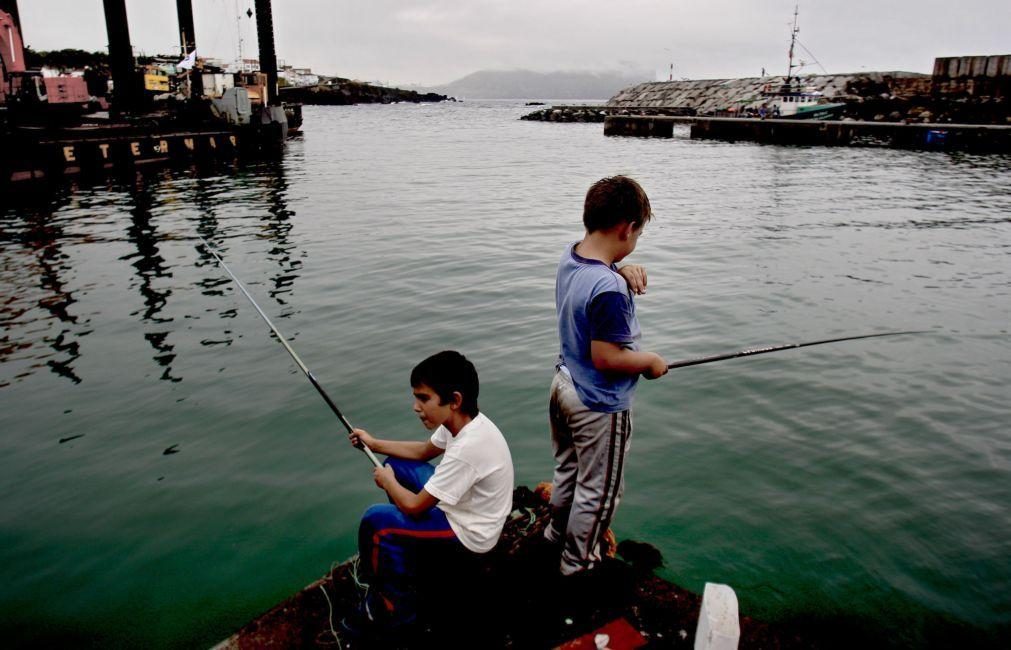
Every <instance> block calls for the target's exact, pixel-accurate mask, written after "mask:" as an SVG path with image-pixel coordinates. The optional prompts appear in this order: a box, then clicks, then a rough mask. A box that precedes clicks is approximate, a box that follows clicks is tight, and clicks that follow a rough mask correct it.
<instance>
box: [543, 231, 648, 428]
mask: <svg viewBox="0 0 1011 650" xmlns="http://www.w3.org/2000/svg"><path fill="white" fill-rule="evenodd" d="M577 243H578V242H577ZM575 247H576V244H575V243H573V244H570V245H569V246H568V247H567V248H566V249H565V253H563V254H562V259H561V261H560V262H559V263H558V275H557V276H556V278H555V309H556V310H557V311H558V338H559V341H560V343H561V353H560V355H559V357H560V358H559V363H560V364H561V365H563V366H564V367H565V369H566V370H568V372H569V375H571V377H572V383H573V384H574V385H575V387H576V394H578V395H579V399H580V400H581V401H582V402H583V404H585V405H586V406H587V407H588V408H590V409H592V410H594V411H600V412H604V413H617V412H618V411H624V410H626V409H629V408H631V406H632V396H633V394H634V392H635V384H636V382H637V381H638V379H639V376H638V375H626V374H623V373H615V372H602V371H600V370H597V369H596V368H594V367H593V360H592V358H591V357H590V341H593V340H597V341H608V342H609V343H616V344H618V345H620V346H621V347H624V348H628V349H631V350H638V349H639V337H640V335H641V331H640V329H639V320H638V319H637V318H636V317H635V302H634V301H633V300H632V294H631V292H630V291H629V289H628V284H627V283H626V282H625V278H623V277H621V276H620V275H619V274H618V271H617V268H616V267H615V266H614V265H613V264H612V265H610V266H608V265H607V264H604V263H603V262H601V261H599V260H590V259H586V258H585V257H580V256H579V255H577V254H576V251H575Z"/></svg>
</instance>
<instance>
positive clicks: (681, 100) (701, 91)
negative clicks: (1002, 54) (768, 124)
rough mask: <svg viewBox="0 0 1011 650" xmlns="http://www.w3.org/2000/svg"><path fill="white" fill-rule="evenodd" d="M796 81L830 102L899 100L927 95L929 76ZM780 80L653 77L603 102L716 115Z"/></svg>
mask: <svg viewBox="0 0 1011 650" xmlns="http://www.w3.org/2000/svg"><path fill="white" fill-rule="evenodd" d="M801 81H802V83H803V85H804V86H805V87H807V88H810V89H812V90H815V91H818V92H820V93H822V95H824V97H825V98H826V99H828V100H830V101H840V102H847V103H851V102H861V101H863V100H865V99H868V98H882V95H884V96H885V97H888V98H900V99H901V98H911V97H916V96H920V95H928V94H929V93H930V83H931V78H930V75H925V74H919V73H916V72H869V73H860V74H834V75H812V76H809V77H803V78H802V80H801ZM785 83H786V78H785V77H746V78H743V79H696V80H683V81H654V82H648V83H642V84H639V85H638V86H632V87H631V88H626V89H625V90H622V91H621V92H619V93H618V94H617V95H615V96H614V97H612V98H611V99H610V100H609V101H608V102H607V105H608V106H611V107H620V108H624V107H632V106H636V107H660V106H664V107H682V108H685V109H693V110H694V111H696V112H697V113H698V114H700V115H717V114H721V113H725V112H731V111H734V112H736V111H738V110H739V109H740V108H741V107H743V106H750V105H754V104H760V103H761V102H762V92H763V91H775V90H777V89H778V88H779V87H780V86H782V85H783V84H785Z"/></svg>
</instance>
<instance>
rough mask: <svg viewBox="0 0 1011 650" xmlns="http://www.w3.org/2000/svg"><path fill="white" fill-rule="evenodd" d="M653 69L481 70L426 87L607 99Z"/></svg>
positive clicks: (475, 93) (500, 95) (457, 93)
mask: <svg viewBox="0 0 1011 650" xmlns="http://www.w3.org/2000/svg"><path fill="white" fill-rule="evenodd" d="M652 79H653V75H652V73H647V72H643V73H633V72H532V71H530V70H481V71H479V72H474V73H472V74H469V75H467V76H466V77H463V78H462V79H457V80H456V81H453V82H451V83H449V84H446V85H444V86H435V87H432V88H425V89H424V90H425V91H428V92H436V93H440V94H443V95H450V96H452V97H456V98H457V99H608V98H610V97H611V96H613V95H615V94H617V92H618V91H619V90H621V89H623V88H627V87H629V86H634V85H636V84H639V83H642V82H644V81H652Z"/></svg>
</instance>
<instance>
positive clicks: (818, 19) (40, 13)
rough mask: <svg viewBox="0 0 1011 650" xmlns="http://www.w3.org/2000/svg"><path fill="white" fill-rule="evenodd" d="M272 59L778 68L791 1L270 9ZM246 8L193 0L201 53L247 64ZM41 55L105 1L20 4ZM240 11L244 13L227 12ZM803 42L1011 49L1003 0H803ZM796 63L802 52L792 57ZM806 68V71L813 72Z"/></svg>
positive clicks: (141, 46)
mask: <svg viewBox="0 0 1011 650" xmlns="http://www.w3.org/2000/svg"><path fill="white" fill-rule="evenodd" d="M273 4H274V22H275V39H276V42H277V48H278V51H277V53H278V57H279V58H281V59H282V60H284V61H285V62H287V63H290V64H293V65H299V66H311V67H312V68H313V69H314V70H316V71H318V72H322V73H326V74H336V75H341V76H347V77H354V78H359V79H366V80H381V81H386V82H389V83H393V84H410V83H417V84H428V85H434V84H439V83H445V82H448V81H452V80H454V79H457V78H459V77H462V76H464V75H466V74H468V73H470V72H474V71H476V70H481V69H515V68H526V69H530V70H537V71H552V70H618V69H630V68H633V69H640V70H654V71H656V72H657V74H664V75H666V74H667V70H668V67H669V65H670V63H671V62H673V63H674V66H675V74H676V75H677V76H679V77H681V76H685V77H691V78H719V77H738V76H754V75H756V74H758V72H759V71H760V70H761V68H763V67H764V68H766V70H767V71H769V72H770V73H776V74H782V73H783V72H785V69H786V53H787V45H788V41H789V34H790V28H789V23H790V21H791V19H792V14H793V6H794V0H710V1H708V2H701V1H696V2H687V1H686V0H680V1H674V0H667V1H660V0H625V1H624V2H613V1H609V2H604V1H602V0H586V1H582V2H579V1H575V0H553V1H552V2H543V1H537V2H535V1H533V0H509V1H500V0H466V1H463V0H453V1H451V0H416V1H406V0H403V1H395V0H374V1H371V2H362V1H360V0H359V1H351V0H342V1H334V0H329V1H327V0H274V3H273ZM252 5H253V3H252V0H241V1H240V2H236V1H235V0H193V7H194V13H195V18H196V31H197V43H198V47H199V49H200V51H201V54H202V55H205V56H214V57H218V58H224V59H234V58H236V56H237V52H238V39H239V35H240V34H241V36H242V38H243V40H244V47H243V49H244V53H245V54H246V55H247V56H255V53H256V36H255V22H254V21H253V20H250V19H248V18H246V17H245V15H244V14H243V13H242V12H244V11H245V10H246V9H247V8H250V7H252ZM19 6H20V11H21V17H22V21H23V23H24V31H25V38H26V42H27V43H28V44H30V45H32V46H33V47H35V48H36V49H58V48H62V47H78V48H82V49H89V50H96V49H104V48H105V45H106V41H107V38H106V35H105V22H104V18H103V14H102V2H101V0H21V2H20V3H19ZM236 7H238V10H239V14H238V15H237V13H236ZM127 10H128V13H129V15H130V32H131V38H132V40H133V42H134V45H135V46H136V47H137V49H138V50H140V51H143V52H146V53H149V54H150V53H155V52H168V51H173V49H174V48H177V47H178V45H177V43H178V38H177V37H176V35H175V32H176V29H177V24H176V16H175V2H174V1H173V0H128V2H127ZM800 22H801V32H800V39H801V42H802V43H803V44H804V45H805V46H806V47H807V48H808V49H809V50H810V52H811V53H812V54H813V55H814V57H817V60H818V61H820V62H821V64H822V65H823V66H824V67H825V68H826V69H827V70H828V71H829V72H852V71H858V70H860V69H874V70H909V71H916V72H929V71H930V69H931V67H932V64H933V60H934V57H936V56H954V55H964V54H1006V53H1008V52H1011V39H1009V37H1008V36H1007V35H1008V34H1009V33H1011V3H1009V2H1007V0H962V1H961V2H959V3H951V2H940V1H936V0H917V1H915V2H914V1H913V0H891V1H888V2H880V1H874V2H872V1H870V0H850V1H847V2H842V1H838V0H833V1H828V0H817V1H816V0H807V1H806V2H802V3H801V16H800ZM801 58H805V59H807V60H811V58H812V57H811V56H810V55H808V54H807V53H804V52H803V51H801ZM820 70H821V69H820V68H818V67H817V66H812V67H811V68H810V71H812V72H815V71H820Z"/></svg>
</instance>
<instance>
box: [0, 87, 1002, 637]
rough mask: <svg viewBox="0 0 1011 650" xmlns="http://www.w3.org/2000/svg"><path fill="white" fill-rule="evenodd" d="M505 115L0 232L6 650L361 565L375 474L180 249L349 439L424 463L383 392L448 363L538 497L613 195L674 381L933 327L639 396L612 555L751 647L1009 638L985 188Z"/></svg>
mask: <svg viewBox="0 0 1011 650" xmlns="http://www.w3.org/2000/svg"><path fill="white" fill-rule="evenodd" d="M525 110H526V109H524V107H522V106H519V105H512V104H508V103H495V104H492V103H487V104H481V103H467V104H457V105H445V106H383V107H348V108H321V107H320V108H312V107H307V108H306V110H305V117H306V123H305V135H304V137H303V138H302V139H300V140H295V141H292V142H291V143H290V144H289V147H288V151H287V154H286V156H285V159H284V161H283V163H281V164H262V165H251V166H247V167H243V168H240V169H238V170H234V172H222V173H217V172H205V173H203V174H200V173H195V172H193V171H190V170H184V171H176V172H168V171H161V172H152V173H149V174H146V175H144V176H138V177H137V178H130V179H119V180H111V181H109V182H108V183H105V184H101V185H98V186H87V187H79V188H68V189H66V190H61V191H59V192H56V193H54V194H53V195H52V196H51V197H48V198H47V199H45V200H41V201H40V200H36V201H31V202H27V203H19V204H10V203H7V204H6V207H4V208H2V209H0V320H2V322H3V326H4V329H3V338H2V339H0V432H2V435H0V493H2V495H3V501H2V506H0V634H2V635H3V637H2V638H4V639H5V642H12V643H13V644H14V645H28V644H42V643H58V644H64V645H70V644H73V645H81V646H104V647H107V646H145V647H179V646H206V645H210V644H211V643H213V642H215V641H217V640H219V639H221V638H224V637H225V636H227V635H228V634H230V633H231V632H232V631H234V630H235V629H237V628H238V627H239V626H241V625H242V624H244V623H245V622H247V621H248V620H249V619H251V618H252V617H253V616H254V615H256V614H257V613H259V612H261V611H263V610H265V609H267V608H269V607H271V606H272V605H274V604H275V603H277V602H278V601H280V600H281V599H282V598H283V597H285V596H287V595H289V594H291V593H292V592H294V591H296V590H298V589H300V588H301V587H302V586H304V585H305V584H308V583H309V582H311V581H312V580H314V579H315V578H317V577H319V576H320V575H322V574H323V573H324V572H325V571H326V570H328V569H329V567H330V566H331V563H333V562H339V561H342V560H344V559H346V558H347V557H348V556H350V555H351V554H352V553H354V551H355V548H354V544H355V532H356V530H357V524H358V517H359V516H360V514H361V512H362V511H363V510H364V509H365V508H366V507H367V506H368V505H369V504H370V503H372V502H374V501H376V500H378V499H379V498H380V496H381V495H380V493H379V492H378V491H377V489H376V488H375V486H374V485H373V484H372V482H371V480H370V473H369V464H368V461H367V460H366V459H365V457H364V456H363V455H362V454H361V453H360V452H357V451H355V450H353V449H351V448H350V447H349V446H348V445H347V444H346V442H345V440H344V434H343V429H342V427H341V425H340V424H339V423H338V422H337V420H336V419H335V418H334V417H333V416H332V414H331V413H330V411H329V409H328V408H327V407H326V405H325V404H324V403H323V402H322V401H321V400H320V399H319V396H318V395H317V394H316V393H315V391H314V390H313V389H312V387H311V386H310V384H309V383H308V382H307V381H306V380H305V378H304V377H303V376H302V375H301V373H300V372H299V371H298V370H297V368H296V367H295V365H294V364H293V363H292V362H291V360H290V359H289V357H288V356H287V354H286V353H285V352H284V350H283V348H282V347H281V346H280V345H278V344H277V343H276V342H274V341H272V340H271V338H270V334H269V330H268V329H267V327H266V325H264V324H263V322H262V321H261V320H260V319H259V317H258V316H257V315H256V313H255V311H254V310H253V308H252V307H251V306H250V305H249V304H248V303H247V302H246V300H245V298H244V297H242V296H241V294H239V293H238V291H237V290H236V289H235V288H234V286H233V285H232V284H231V281H230V279H229V278H228V277H227V275H226V274H225V273H224V272H223V271H222V270H221V269H219V268H217V267H216V265H215V264H214V262H213V259H212V258H210V257H209V256H208V255H206V254H205V253H203V252H202V251H201V250H200V249H199V247H198V243H199V242H198V239H197V236H198V235H199V236H202V237H205V238H207V239H208V240H210V241H212V242H213V243H214V244H215V245H216V246H217V247H218V248H219V250H220V251H221V252H222V254H223V255H224V256H225V259H226V260H227V261H228V263H229V266H230V267H231V268H232V270H233V271H234V272H235V273H237V274H238V275H239V276H240V277H241V278H242V279H243V281H244V282H245V283H246V285H247V287H248V288H249V290H250V291H251V292H252V293H253V294H254V295H255V296H256V297H257V300H258V302H259V303H260V305H261V306H262V307H263V308H264V309H265V311H266V312H267V313H268V314H270V315H271V317H272V319H273V320H274V322H275V324H276V325H277V326H278V327H279V328H280V330H281V331H282V332H284V334H285V335H286V337H287V338H288V339H289V341H290V342H291V344H292V345H293V346H294V347H295V349H296V350H297V351H298V353H299V355H300V356H301V357H302V358H303V360H305V361H306V363H307V364H308V365H309V367H310V368H311V369H312V370H313V372H314V374H315V375H316V376H317V378H318V379H319V380H320V382H321V383H322V384H323V385H324V386H325V387H326V388H327V390H328V392H329V393H330V394H331V395H332V397H333V398H334V399H335V400H336V402H337V403H338V404H339V405H340V406H341V408H342V410H343V411H344V412H345V414H346V415H347V416H348V418H349V419H350V420H351V421H352V422H353V423H354V424H355V425H358V426H363V427H365V428H368V429H370V430H371V431H374V432H378V433H381V434H384V435H389V436H393V437H402V438H412V437H414V438H417V437H420V436H423V435H425V434H424V431H423V430H422V429H421V428H420V426H419V425H418V424H417V422H416V419H415V418H414V417H413V415H412V414H411V412H410V403H411V402H410V391H409V386H408V381H407V379H408V374H409V372H410V369H411V367H412V366H413V365H414V363H416V362H417V361H418V360H420V359H421V358H423V357H424V356H426V355H428V354H430V353H433V352H436V351H438V350H441V349H445V348H456V349H459V350H461V351H463V352H464V353H465V354H467V355H468V356H469V357H470V358H472V359H473V360H474V361H475V363H476V365H477V367H478V370H479V372H480V374H481V379H482V392H481V400H480V401H481V407H482V410H483V411H485V412H486V413H487V414H488V415H489V416H490V417H491V418H492V419H493V420H495V421H496V423H497V424H498V425H499V426H500V428H501V429H502V430H503V432H504V433H505V434H506V436H507V438H508V439H509V443H510V446H511V449H512V452H513V456H514V461H515V465H516V476H517V481H518V482H519V483H523V484H533V483H536V482H539V481H542V480H547V479H549V477H550V475H551V467H552V465H551V453H550V443H549V439H548V433H547V414H546V402H547V390H548V384H549V382H550V377H551V373H552V369H553V360H554V357H555V354H556V351H557V343H556V339H555V332H554V323H553V279H554V268H555V265H556V263H557V260H558V256H559V255H560V252H561V250H562V248H563V247H564V245H565V244H566V243H568V242H569V241H572V240H574V239H577V238H578V237H579V236H580V234H581V229H580V225H579V224H580V215H581V203H582V197H583V194H584V193H585V191H586V188H587V187H588V186H589V184H590V183H592V182H593V181H594V180H596V179H597V178H600V177H602V176H605V175H610V174H614V173H627V174H630V175H632V176H634V177H636V178H637V179H638V180H639V181H640V182H641V183H642V184H643V186H644V187H645V188H646V190H647V192H648V193H649V195H650V197H651V199H652V202H653V208H654V213H655V215H656V219H655V221H654V222H653V223H651V224H650V225H649V226H648V228H647V231H646V233H645V235H644V236H643V238H642V239H641V240H640V244H639V248H638V250H637V251H636V253H635V254H634V256H633V257H634V259H630V260H629V261H634V262H638V263H641V264H644V265H646V267H647V269H648V271H649V279H650V285H649V290H648V292H647V294H646V296H644V297H643V298H642V299H640V300H638V301H637V305H638V308H639V317H640V321H641V322H642V325H643V330H644V344H645V345H646V347H648V348H651V349H654V350H657V351H659V352H660V353H661V354H663V355H664V356H665V357H667V358H668V359H669V360H676V359H683V358H690V357H694V356H698V355H706V354H717V353H722V352H729V351H733V350H737V349H743V348H747V347H754V346H759V345H768V344H780V343H790V342H795V341H805V340H813V339H820V338H829V337H833V336H847V335H852V334H864V333H872V332H879V331H889V330H910V329H915V330H921V329H923V330H929V333H927V334H921V335H916V336H909V337H899V338H884V339H871V340H868V341H858V342H850V343H841V344H837V345H831V346H819V347H815V348H805V349H803V350H797V351H790V352H781V353H776V354H770V355H764V356H760V357H753V358H749V359H741V360H735V361H726V362H721V363H718V364H712V365H706V366H699V367H695V368H686V369H682V370H675V371H673V372H672V373H671V374H670V375H668V376H667V377H665V378H663V379H661V380H658V381H655V382H642V383H641V384H640V386H639V390H638V396H637V403H636V430H635V433H634V436H633V443H632V453H631V456H630V458H629V459H628V463H627V470H626V471H627V475H626V480H627V487H626V495H625V499H624V501H623V502H622V505H621V507H620V509H619V510H618V513H617V516H616V519H615V523H614V527H615V531H616V533H617V535H618V537H619V539H622V538H633V539H638V540H642V541H648V542H650V543H652V544H655V545H656V546H657V547H658V548H659V549H660V550H661V551H662V553H663V555H664V558H665V560H666V567H665V568H664V569H663V571H662V574H663V576H664V577H666V578H668V579H670V580H673V581H674V582H676V583H678V584H679V585H682V586H684V587H686V588H688V589H692V590H695V591H699V592H700V591H701V590H702V588H703V585H704V583H705V582H706V581H712V582H724V583H727V584H730V585H732V586H733V587H734V588H735V589H736V590H737V594H738V597H739V599H740V604H741V609H742V612H743V613H745V614H748V615H752V616H755V617H757V618H761V619H766V620H771V621H791V622H793V623H795V624H802V625H807V624H812V625H816V626H817V627H818V629H820V630H822V631H824V630H833V631H836V630H837V631H838V632H839V634H849V635H852V637H853V638H854V639H859V640H864V641H865V640H866V639H867V638H874V639H876V642H877V643H879V644H881V645H891V646H894V647H968V646H975V647H983V646H991V647H1004V646H1006V642H1007V640H1008V639H1009V629H1011V506H1009V503H1011V480H1009V478H1011V433H1009V430H1008V426H1007V422H1008V421H1009V417H1008V416H1009V408H1008V401H1009V399H1008V398H1009V397H1011V395H1009V391H1008V386H1009V385H1011V352H1009V350H1011V345H1009V339H1008V322H1009V320H1011V319H1009V312H1011V300H1009V295H1011V264H1009V262H1011V256H1009V254H1011V217H1009V216H1008V215H1009V214H1011V192H1009V191H1008V187H1009V186H1011V160H1009V159H1008V158H1006V157H973V156H963V155H947V154H938V153H912V152H900V151H889V150H872V149H806V148H780V147H763V146H755V145H743V144H725V143H700V142H691V141H689V140H687V139H686V137H685V134H684V133H679V134H677V137H676V138H675V139H673V140H640V139H620V138H604V137H603V136H602V135H601V129H600V126H599V125H555V124H539V123H529V122H520V121H518V120H516V118H517V117H518V116H519V115H521V114H522V113H523V112H524V111H525ZM75 436H79V437H75ZM70 438H72V439H70ZM61 441H63V442H61ZM167 450H168V451H175V452H177V453H169V454H166V453H165V452H166V451H167ZM855 645H858V644H857V643H856V642H855ZM863 645H866V643H863Z"/></svg>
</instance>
